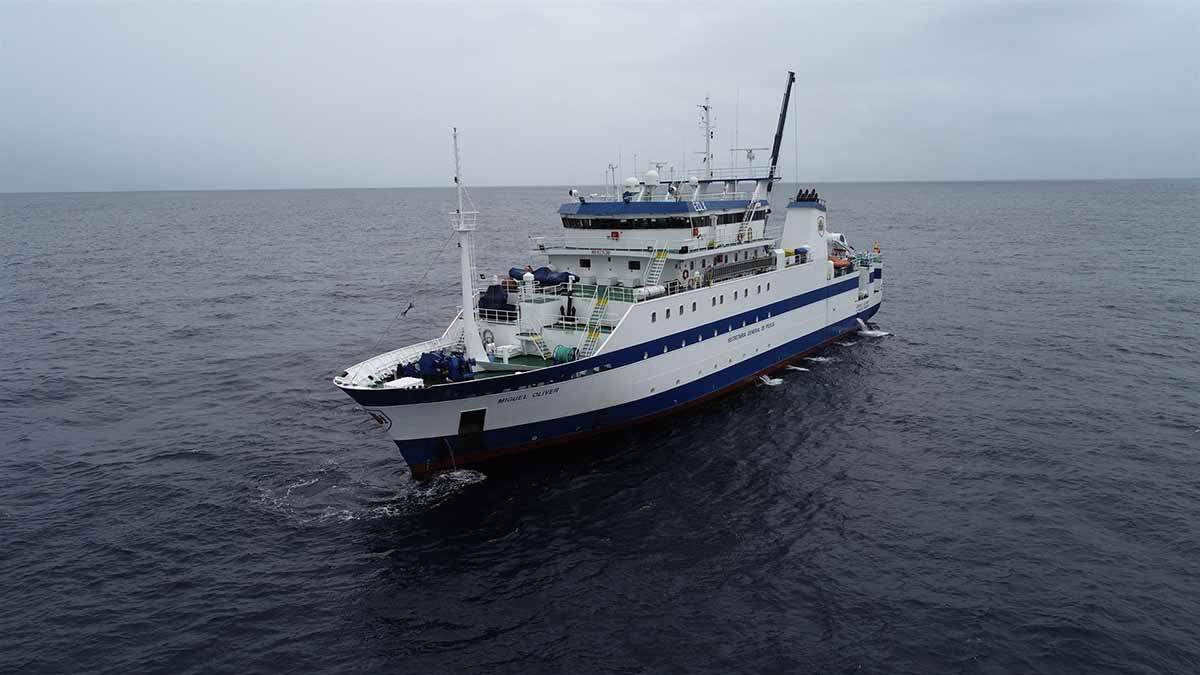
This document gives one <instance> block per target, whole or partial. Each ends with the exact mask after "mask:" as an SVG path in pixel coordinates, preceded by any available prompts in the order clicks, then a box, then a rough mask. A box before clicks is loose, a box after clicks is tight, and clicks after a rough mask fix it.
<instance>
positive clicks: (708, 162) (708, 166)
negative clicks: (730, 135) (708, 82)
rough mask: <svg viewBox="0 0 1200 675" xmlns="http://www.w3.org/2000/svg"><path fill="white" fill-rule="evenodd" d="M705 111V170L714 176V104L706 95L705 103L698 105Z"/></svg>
mask: <svg viewBox="0 0 1200 675" xmlns="http://www.w3.org/2000/svg"><path fill="white" fill-rule="evenodd" d="M696 107H698V108H700V109H701V110H703V111H704V119H703V120H701V124H703V125H704V160H703V161H704V170H705V171H707V172H708V178H712V177H713V154H712V140H713V126H712V115H711V113H712V106H711V105H709V103H708V96H705V97H704V105H700V106H696Z"/></svg>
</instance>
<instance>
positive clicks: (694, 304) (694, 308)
mask: <svg viewBox="0 0 1200 675" xmlns="http://www.w3.org/2000/svg"><path fill="white" fill-rule="evenodd" d="M692 311H693V312H694V311H696V303H694V302H693V303H692Z"/></svg>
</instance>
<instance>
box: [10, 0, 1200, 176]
mask: <svg viewBox="0 0 1200 675" xmlns="http://www.w3.org/2000/svg"><path fill="white" fill-rule="evenodd" d="M788 69H792V70H795V71H796V72H797V88H796V90H795V92H794V96H795V97H796V99H797V100H796V106H795V108H794V111H793V112H794V113H795V116H794V117H792V118H791V119H789V121H788V124H789V128H788V130H787V133H786V135H785V143H784V151H783V157H782V158H781V161H780V164H781V165H782V167H783V169H784V170H783V173H784V176H785V178H786V179H788V180H793V179H795V178H797V176H796V167H797V166H798V168H799V178H800V179H803V180H806V181H868V180H975V179H1010V178H1130V177H1164V176H1198V175H1200V3H1197V2H1190V3H1186V4H1183V3H1180V4H1164V3H1153V2H1131V3H1097V2H1086V3H1084V2H1080V3H1075V2H1060V3H1016V2H997V3H977V2H962V3H950V4H931V3H921V4H916V3H903V2H879V3H871V2H864V3H840V2H839V3H828V4H825V3H798V2H786V3H779V4H754V3H743V2H728V1H726V2H721V3H713V4H707V3H703V2H691V1H689V2H671V3H668V4H660V3H655V2H649V1H641V2H628V1H627V2H620V3H598V2H587V3H569V4H562V3H555V4H509V3H505V4H484V5H476V4H460V5H452V4H441V3H439V4H424V5H417V4H386V5H379V4H371V5H366V4H354V3H331V4H324V5H312V4H307V5H300V4H291V3H279V4H274V3H272V4H261V3H260V4H253V5H241V4H224V3H222V4H208V5H176V4H173V3H171V4H168V3H157V2H156V3H145V4H127V5H117V4H112V3H104V4H102V5H58V4H55V5H44V4H39V5H32V4H13V3H7V2H4V1H3V0H0V106H2V111H3V112H2V114H0V192H20V191H58V190H64V191H66V190H127V189H139V190H141V189H218V188H313V187H393V186H410V185H411V186H419V185H444V184H446V183H447V181H448V176H449V174H450V171H451V166H452V164H451V158H450V140H449V129H450V127H451V125H458V126H459V128H460V129H461V131H462V139H463V156H464V162H465V176H466V178H467V181H468V183H470V184H474V185H528V184H553V185H583V184H592V185H595V184H600V183H602V182H603V179H604V167H605V166H606V165H607V164H608V163H609V162H616V161H617V160H618V155H620V156H621V160H622V166H623V169H624V171H623V173H624V174H629V173H632V169H633V153H637V154H638V157H639V164H640V167H641V168H642V169H644V168H645V167H646V161H647V160H665V161H669V162H672V163H673V164H674V165H675V166H676V167H677V169H679V168H680V165H682V164H683V163H684V162H685V161H686V162H687V164H688V166H694V165H695V163H696V161H697V159H698V155H696V154H695V152H696V151H697V150H699V149H700V148H701V147H702V143H703V140H702V136H701V134H700V132H699V131H698V129H697V108H696V104H697V103H700V102H701V101H702V100H703V98H704V96H705V94H711V96H712V101H713V105H714V106H715V108H716V122H717V126H718V129H719V130H718V135H717V147H718V148H719V149H721V150H722V152H720V153H718V160H719V161H720V162H721V164H725V163H726V162H728V159H729V153H728V151H727V150H728V148H729V147H730V146H732V145H733V143H734V136H735V131H736V133H737V141H738V143H739V144H740V145H742V146H746V145H753V146H767V145H770V141H771V136H772V133H773V131H774V123H775V117H776V115H777V113H778V110H779V103H780V98H781V96H782V89H783V84H784V72H785V71H786V70H788ZM739 101H740V105H739V104H738V102H739ZM735 121H736V124H735ZM792 125H795V126H792ZM795 145H798V147H799V150H800V151H799V156H798V158H797V157H796V155H795V153H793V148H794V146H795ZM764 154H765V153H764ZM797 159H798V162H797Z"/></svg>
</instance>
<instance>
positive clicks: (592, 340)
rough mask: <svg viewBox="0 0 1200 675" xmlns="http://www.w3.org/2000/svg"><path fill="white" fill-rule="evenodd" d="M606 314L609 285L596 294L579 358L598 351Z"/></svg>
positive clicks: (580, 347)
mask: <svg viewBox="0 0 1200 675" xmlns="http://www.w3.org/2000/svg"><path fill="white" fill-rule="evenodd" d="M664 255H665V254H664ZM659 272H660V273H661V272H662V270H661V269H660V270H659ZM606 316H608V287H607V286H606V287H605V288H604V290H603V291H601V293H600V294H599V295H597V296H596V302H595V303H593V304H592V313H591V314H589V315H588V320H587V326H586V327H585V328H584V334H583V342H582V343H581V344H580V345H579V358H581V359H586V358H587V357H589V356H591V355H592V354H594V353H596V346H597V345H599V344H600V336H601V334H602V332H603V331H602V325H603V323H604V318H605V317H606Z"/></svg>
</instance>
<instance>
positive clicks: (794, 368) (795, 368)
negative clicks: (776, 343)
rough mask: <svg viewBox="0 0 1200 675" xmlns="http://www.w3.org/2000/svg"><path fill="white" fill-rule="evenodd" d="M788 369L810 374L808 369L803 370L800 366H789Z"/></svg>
mask: <svg viewBox="0 0 1200 675" xmlns="http://www.w3.org/2000/svg"><path fill="white" fill-rule="evenodd" d="M787 369H788V370H798V371H800V372H802V373H807V372H808V368H801V367H800V366H788V367H787Z"/></svg>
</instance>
